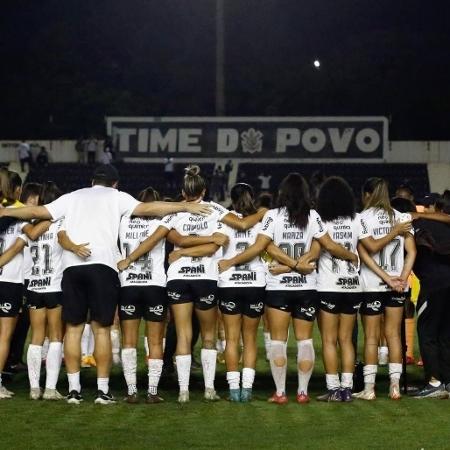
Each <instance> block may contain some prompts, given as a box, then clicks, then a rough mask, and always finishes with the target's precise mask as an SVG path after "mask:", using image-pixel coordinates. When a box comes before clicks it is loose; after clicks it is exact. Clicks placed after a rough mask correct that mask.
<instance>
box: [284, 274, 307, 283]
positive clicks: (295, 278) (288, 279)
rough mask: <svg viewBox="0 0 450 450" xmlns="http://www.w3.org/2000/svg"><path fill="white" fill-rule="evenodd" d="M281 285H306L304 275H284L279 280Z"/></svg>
mask: <svg viewBox="0 0 450 450" xmlns="http://www.w3.org/2000/svg"><path fill="white" fill-rule="evenodd" d="M280 283H281V284H304V283H306V277H305V275H285V276H283V277H282V278H281V281H280Z"/></svg>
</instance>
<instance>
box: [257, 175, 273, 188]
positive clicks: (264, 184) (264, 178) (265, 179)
mask: <svg viewBox="0 0 450 450" xmlns="http://www.w3.org/2000/svg"><path fill="white" fill-rule="evenodd" d="M271 178H272V175H259V177H258V179H259V180H260V181H261V189H264V190H268V189H270V179H271Z"/></svg>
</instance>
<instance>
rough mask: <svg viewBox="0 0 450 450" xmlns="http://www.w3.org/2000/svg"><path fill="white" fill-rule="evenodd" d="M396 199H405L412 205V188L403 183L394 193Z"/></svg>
mask: <svg viewBox="0 0 450 450" xmlns="http://www.w3.org/2000/svg"><path fill="white" fill-rule="evenodd" d="M395 197H396V198H406V200H409V201H411V202H413V203H414V191H413V188H412V187H411V186H410V185H409V184H408V183H407V182H406V181H405V182H404V183H402V184H401V185H400V186H399V187H398V188H397V189H396V191H395Z"/></svg>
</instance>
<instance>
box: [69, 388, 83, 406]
mask: <svg viewBox="0 0 450 450" xmlns="http://www.w3.org/2000/svg"><path fill="white" fill-rule="evenodd" d="M82 401H83V397H82V396H81V394H80V393H79V392H78V391H75V390H74V391H70V392H69V395H68V396H67V397H66V402H67V403H70V404H71V405H79V404H80V403H81V402H82Z"/></svg>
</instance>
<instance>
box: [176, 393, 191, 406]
mask: <svg viewBox="0 0 450 450" xmlns="http://www.w3.org/2000/svg"><path fill="white" fill-rule="evenodd" d="M188 402H189V391H180V393H179V394H178V403H188Z"/></svg>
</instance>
